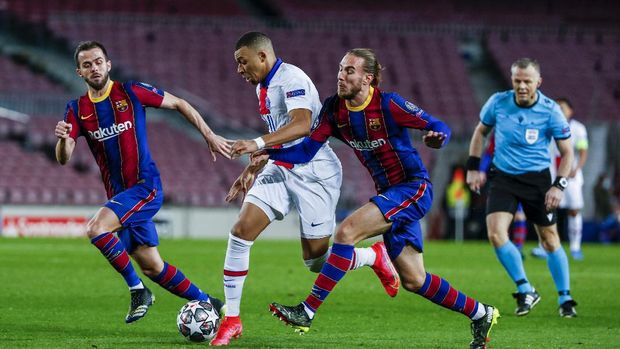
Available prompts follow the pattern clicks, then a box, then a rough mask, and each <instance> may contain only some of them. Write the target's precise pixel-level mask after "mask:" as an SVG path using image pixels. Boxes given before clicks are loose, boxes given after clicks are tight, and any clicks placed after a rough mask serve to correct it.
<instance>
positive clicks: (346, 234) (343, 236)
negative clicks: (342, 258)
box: [334, 221, 357, 245]
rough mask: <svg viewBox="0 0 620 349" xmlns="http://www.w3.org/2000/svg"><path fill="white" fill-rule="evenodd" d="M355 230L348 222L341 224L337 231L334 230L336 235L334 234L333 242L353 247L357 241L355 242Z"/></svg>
mask: <svg viewBox="0 0 620 349" xmlns="http://www.w3.org/2000/svg"><path fill="white" fill-rule="evenodd" d="M355 233H356V231H355V228H354V227H353V224H352V223H351V222H348V221H344V222H342V224H340V226H339V227H338V229H337V230H336V234H334V242H337V243H339V244H345V245H354V244H355V243H356V242H357V241H355Z"/></svg>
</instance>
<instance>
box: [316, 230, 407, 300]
mask: <svg viewBox="0 0 620 349" xmlns="http://www.w3.org/2000/svg"><path fill="white" fill-rule="evenodd" d="M330 253H331V249H330V250H329V251H327V252H326V253H325V254H324V255H323V256H321V257H318V258H314V259H307V260H305V261H304V263H305V264H306V266H307V267H308V269H310V271H312V272H314V273H319V272H320V271H321V269H322V268H323V264H325V261H326V260H327V258H328V257H329V254H330ZM365 266H368V267H370V268H372V271H373V272H374V273H375V274H376V275H377V277H378V278H379V281H381V285H383V288H384V289H385V292H386V293H387V294H388V296H390V297H396V294H397V293H398V289H399V288H400V277H399V276H398V272H396V268H394V264H392V261H391V260H390V257H389V255H388V253H387V250H386V249H385V244H384V243H383V242H382V241H378V242H375V243H374V244H373V245H372V246H370V247H356V248H355V249H354V250H353V260H352V261H351V266H350V267H349V270H357V269H360V268H362V267H365Z"/></svg>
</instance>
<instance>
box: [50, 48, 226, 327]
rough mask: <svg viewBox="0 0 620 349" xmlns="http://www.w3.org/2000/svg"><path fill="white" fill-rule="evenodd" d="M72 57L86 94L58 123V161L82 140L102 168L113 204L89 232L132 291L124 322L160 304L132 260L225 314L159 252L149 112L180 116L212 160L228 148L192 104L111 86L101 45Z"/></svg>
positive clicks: (144, 89) (146, 89) (141, 88)
mask: <svg viewBox="0 0 620 349" xmlns="http://www.w3.org/2000/svg"><path fill="white" fill-rule="evenodd" d="M74 57H75V63H76V65H77V69H76V71H77V74H78V75H79V76H80V77H81V78H83V79H84V81H85V82H86V85H87V87H88V92H87V93H86V94H85V95H83V96H81V97H79V98H78V99H75V100H72V101H70V102H69V103H68V104H67V108H66V111H65V119H64V121H59V122H58V124H57V125H56V129H55V134H56V137H58V143H57V144H56V159H57V160H58V162H59V163H60V164H61V165H65V164H67V163H68V162H69V160H70V159H71V154H72V153H73V150H74V148H75V144H76V140H77V138H78V137H80V136H84V138H86V141H87V142H88V146H89V147H90V150H91V152H92V153H93V156H94V157H95V160H96V161H97V165H99V169H100V170H101V178H102V179H103V183H104V185H105V189H106V193H107V196H108V199H109V200H108V202H106V203H105V205H104V206H103V207H102V208H100V209H99V211H97V213H96V214H95V216H94V217H93V218H92V219H91V220H90V221H89V222H88V226H87V231H86V234H87V235H88V237H89V238H90V239H91V242H92V244H93V245H94V246H95V247H97V248H98V249H99V250H100V251H101V253H102V254H103V255H104V257H105V258H106V259H107V260H108V261H109V262H110V264H112V266H113V267H114V269H116V271H117V272H119V273H120V274H121V275H122V276H123V278H124V279H125V282H126V283H127V286H129V290H130V294H131V305H130V306H129V312H128V313H127V316H126V317H125V322H127V323H130V322H133V321H136V320H139V319H140V318H142V317H143V316H144V315H146V312H147V311H148V308H149V306H150V305H151V304H153V302H154V301H155V296H154V295H153V294H152V293H151V291H150V290H149V289H148V288H147V287H146V286H144V284H143V283H142V281H141V280H140V277H139V276H138V274H137V273H136V271H135V270H134V268H133V266H132V263H131V260H130V259H129V255H131V257H132V258H133V259H134V260H135V261H136V262H137V263H138V265H139V266H140V269H142V272H143V273H144V274H145V275H146V276H148V277H149V278H151V280H153V281H154V282H156V283H158V284H159V285H160V286H162V287H164V288H166V289H167V290H168V291H170V292H172V293H173V294H175V295H177V296H179V297H183V298H185V299H188V300H194V299H198V300H205V301H207V300H209V301H211V303H213V305H214V306H215V307H216V309H218V310H219V309H220V308H221V306H222V303H221V301H219V300H217V299H216V298H210V297H209V295H208V294H206V293H204V292H203V291H201V290H200V289H199V288H198V287H197V286H196V285H194V284H193V283H192V282H191V281H190V280H189V279H188V278H186V277H185V275H183V273H182V272H181V271H180V270H179V269H177V268H176V267H175V266H173V265H171V264H168V263H167V262H164V261H163V260H162V259H161V257H160V255H159V252H158V250H157V247H156V246H157V245H158V244H159V240H158V237H157V231H156V230H155V224H154V223H153V221H152V217H153V216H154V215H155V213H157V211H158V210H159V208H160V207H161V205H162V203H163V200H164V196H163V191H162V185H161V180H160V177H159V171H158V170H157V167H156V166H155V163H154V162H153V160H152V159H151V155H150V152H149V148H148V144H147V140H146V113H145V107H155V108H166V109H174V110H177V111H178V112H179V113H181V115H183V116H184V117H185V118H186V119H187V120H188V121H189V122H190V123H191V124H192V125H194V126H195V127H196V128H197V129H198V131H200V133H201V134H202V136H203V137H204V139H205V140H206V141H207V144H208V145H209V148H210V150H211V154H212V156H213V160H214V161H215V152H217V153H220V154H222V155H225V156H228V155H227V154H228V151H229V148H230V146H229V144H228V143H227V142H226V140H225V139H224V138H222V137H220V136H217V135H216V134H214V133H213V131H211V129H210V128H209V126H207V124H206V123H205V122H204V120H203V119H202V117H201V116H200V114H198V112H197V111H196V110H195V109H194V108H193V107H192V106H190V105H189V104H188V103H187V102H186V101H184V100H182V99H180V98H177V97H175V96H173V95H172V94H170V93H168V92H164V91H162V90H159V89H157V88H155V87H153V86H151V85H147V84H144V83H136V82H127V83H120V82H115V81H112V80H111V79H110V76H109V73H110V70H111V69H112V63H111V61H110V60H109V59H108V55H107V52H106V49H105V48H104V46H103V45H102V44H100V43H98V42H95V41H86V42H82V43H80V44H79V45H78V46H77V48H76V50H75V56H74ZM115 232H116V233H117V235H118V237H116V236H115V235H114V234H113V233H115Z"/></svg>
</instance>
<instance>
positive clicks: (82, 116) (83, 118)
mask: <svg viewBox="0 0 620 349" xmlns="http://www.w3.org/2000/svg"><path fill="white" fill-rule="evenodd" d="M93 114H94V113H90V114H88V115H86V116H84V115H80V119H82V120H86V119H88V118H89V117H91V116H93Z"/></svg>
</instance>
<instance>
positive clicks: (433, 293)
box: [267, 48, 499, 349]
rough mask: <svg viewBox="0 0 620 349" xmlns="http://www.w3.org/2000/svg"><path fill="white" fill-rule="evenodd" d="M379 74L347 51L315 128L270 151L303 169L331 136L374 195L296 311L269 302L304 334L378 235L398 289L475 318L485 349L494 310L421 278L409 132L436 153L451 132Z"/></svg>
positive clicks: (416, 164)
mask: <svg viewBox="0 0 620 349" xmlns="http://www.w3.org/2000/svg"><path fill="white" fill-rule="evenodd" d="M380 73H381V65H380V64H379V62H378V60H377V58H376V56H375V54H374V52H373V51H372V50H370V49H362V48H358V49H352V50H349V51H348V52H347V53H346V55H345V56H344V57H343V59H342V61H341V62H340V66H339V70H338V93H337V94H336V95H335V96H332V97H330V98H328V99H327V100H325V102H324V105H323V109H322V111H321V121H320V124H319V126H318V127H317V128H316V129H315V130H314V131H313V132H312V134H311V135H310V137H308V138H306V139H305V140H304V141H303V142H302V143H300V144H298V145H295V146H293V147H290V148H287V149H274V150H268V151H267V152H268V153H269V155H270V158H271V159H274V160H280V161H287V162H291V163H306V162H308V161H310V160H311V159H312V157H313V156H314V154H316V152H317V150H318V149H320V148H321V146H322V145H323V144H324V143H325V142H326V141H327V139H328V138H329V137H330V136H334V137H336V138H338V139H340V140H342V141H343V142H344V143H345V144H347V145H349V146H350V147H351V148H353V150H354V151H355V154H356V155H357V157H358V159H359V160H360V161H361V162H362V163H363V164H364V166H366V168H367V169H368V171H369V172H370V174H371V176H372V178H373V180H374V182H375V186H376V189H377V195H376V196H373V197H372V198H370V202H369V203H367V204H365V205H364V206H362V207H361V208H359V209H357V210H356V211H355V212H353V213H352V214H351V215H350V216H349V217H347V218H346V219H345V220H344V221H343V222H342V224H340V226H339V227H338V230H337V231H336V234H335V236H334V244H333V245H332V253H331V255H330V256H329V258H328V259H327V262H326V263H325V265H324V266H323V268H322V269H321V273H320V274H319V276H318V278H317V279H316V281H315V283H314V286H313V287H312V291H311V292H310V294H309V295H308V297H307V298H306V299H305V300H304V301H303V302H301V303H300V304H299V305H296V306H285V305H281V304H278V303H272V304H271V305H270V309H271V311H272V312H273V313H274V314H275V315H277V316H278V317H279V318H280V319H281V320H283V321H284V322H286V323H288V324H290V325H292V326H293V327H295V328H296V329H297V330H300V331H304V332H306V331H308V330H309V328H310V325H311V324H312V319H313V318H314V315H315V313H316V311H317V310H318V309H319V307H320V306H321V304H323V302H324V301H325V299H326V298H327V296H328V295H329V294H330V292H331V291H332V290H333V289H334V287H335V286H336V284H337V283H338V282H339V281H340V280H341V279H342V278H343V277H344V276H345V274H346V273H347V270H348V269H349V266H350V265H351V263H352V259H353V249H354V246H355V244H356V243H358V242H359V241H361V240H364V239H367V238H369V237H373V236H377V235H381V234H382V235H383V240H384V241H385V246H386V247H387V251H388V253H389V256H390V258H391V260H392V261H393V263H394V266H395V267H396V270H397V271H398V273H399V274H400V278H401V282H402V286H403V288H405V289H406V290H407V291H410V292H414V293H417V294H418V295H420V296H422V297H424V298H426V299H428V300H430V301H432V302H434V303H436V304H438V305H440V306H443V307H446V308H448V309H451V310H453V311H456V312H459V313H462V314H463V315H465V316H467V317H468V318H469V319H471V320H472V323H471V326H472V334H473V340H472V341H471V343H470V347H471V348H476V349H481V348H484V347H485V344H486V341H487V340H488V335H489V332H490V331H491V327H492V326H493V324H494V323H496V322H497V318H498V317H499V312H498V310H497V309H496V308H495V307H493V306H490V305H485V304H482V303H479V302H478V301H476V300H475V299H473V298H470V297H468V296H466V295H465V294H463V293H462V292H460V291H458V290H457V289H455V288H454V287H452V286H451V285H450V283H448V281H446V280H445V279H443V278H441V277H439V276H437V275H434V274H431V273H428V272H426V270H425V268H424V262H423V257H422V251H423V242H422V231H421V228H420V220H421V219H422V217H424V215H425V214H426V212H427V211H428V210H429V209H430V207H431V203H432V200H433V194H432V184H431V182H430V179H429V175H428V172H427V171H426V168H425V167H424V164H423V163H422V160H421V159H420V157H419V155H418V152H417V150H416V149H415V148H414V147H413V145H412V144H411V140H410V138H409V134H408V129H409V128H415V129H420V130H425V131H428V132H427V133H426V134H425V135H424V138H423V140H424V143H425V144H426V145H427V146H428V147H431V148H441V147H442V146H443V145H444V144H445V143H446V142H447V141H448V140H449V138H450V133H451V131H450V128H449V127H448V126H447V125H446V124H445V123H443V122H441V121H439V120H437V119H436V118H434V117H433V116H431V115H430V114H428V113H426V112H425V111H424V110H422V109H421V108H419V107H417V106H416V105H414V104H413V103H411V102H408V101H406V100H405V99H403V98H402V97H401V96H399V95H398V94H396V93H387V92H383V91H380V90H379V88H378V85H379V82H380V79H381V74H380Z"/></svg>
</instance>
